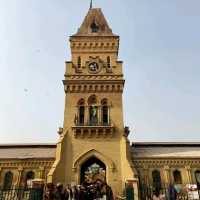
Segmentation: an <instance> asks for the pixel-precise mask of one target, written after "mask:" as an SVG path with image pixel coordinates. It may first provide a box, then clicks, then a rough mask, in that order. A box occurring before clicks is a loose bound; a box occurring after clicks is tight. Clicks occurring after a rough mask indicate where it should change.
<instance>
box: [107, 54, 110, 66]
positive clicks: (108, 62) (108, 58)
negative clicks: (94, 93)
mask: <svg viewBox="0 0 200 200" xmlns="http://www.w3.org/2000/svg"><path fill="white" fill-rule="evenodd" d="M107 67H108V68H110V56H108V57H107Z"/></svg>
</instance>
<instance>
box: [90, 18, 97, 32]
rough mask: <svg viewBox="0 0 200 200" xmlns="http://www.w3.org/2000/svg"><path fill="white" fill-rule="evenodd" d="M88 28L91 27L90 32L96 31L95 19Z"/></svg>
mask: <svg viewBox="0 0 200 200" xmlns="http://www.w3.org/2000/svg"><path fill="white" fill-rule="evenodd" d="M90 28H91V31H92V33H97V32H98V30H99V27H98V26H97V24H96V22H95V20H94V21H93V22H92V24H91V26H90Z"/></svg>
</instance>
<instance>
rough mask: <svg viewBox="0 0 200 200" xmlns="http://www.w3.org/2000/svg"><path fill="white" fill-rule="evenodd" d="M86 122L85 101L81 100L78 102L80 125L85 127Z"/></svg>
mask: <svg viewBox="0 0 200 200" xmlns="http://www.w3.org/2000/svg"><path fill="white" fill-rule="evenodd" d="M84 122H85V101H84V99H80V100H79V102H78V124H79V125H84ZM75 124H76V122H75Z"/></svg>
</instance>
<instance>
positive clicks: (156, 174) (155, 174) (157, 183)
mask: <svg viewBox="0 0 200 200" xmlns="http://www.w3.org/2000/svg"><path fill="white" fill-rule="evenodd" d="M152 179H153V187H154V189H155V190H156V191H158V192H159V191H160V189H161V177H160V171H158V170H154V171H152Z"/></svg>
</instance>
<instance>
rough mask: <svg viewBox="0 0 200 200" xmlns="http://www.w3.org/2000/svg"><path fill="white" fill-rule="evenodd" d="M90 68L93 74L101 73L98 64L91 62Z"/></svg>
mask: <svg viewBox="0 0 200 200" xmlns="http://www.w3.org/2000/svg"><path fill="white" fill-rule="evenodd" d="M88 66H89V70H90V71H91V72H97V71H99V65H98V64H97V63H96V62H91V63H90V64H89V65H88Z"/></svg>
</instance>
